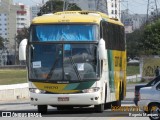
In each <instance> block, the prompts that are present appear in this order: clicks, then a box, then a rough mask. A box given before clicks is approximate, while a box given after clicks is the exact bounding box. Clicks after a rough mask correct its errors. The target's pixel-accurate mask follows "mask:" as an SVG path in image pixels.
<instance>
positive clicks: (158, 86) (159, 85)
mask: <svg viewBox="0 0 160 120" xmlns="http://www.w3.org/2000/svg"><path fill="white" fill-rule="evenodd" d="M156 89H157V90H159V91H160V83H159V84H158V85H157V87H156Z"/></svg>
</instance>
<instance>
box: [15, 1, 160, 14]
mask: <svg viewBox="0 0 160 120" xmlns="http://www.w3.org/2000/svg"><path fill="white" fill-rule="evenodd" d="M44 1H47V0H44ZM83 1H85V0H83ZM120 1H121V8H122V10H124V9H127V8H128V9H129V13H131V14H147V2H148V0H120ZM154 1H155V0H150V7H149V11H152V10H153V9H156V7H155V3H154ZM13 2H20V3H24V4H26V5H29V6H32V5H36V4H39V3H42V0H13ZM127 6H128V7H127ZM157 6H158V8H160V0H157Z"/></svg>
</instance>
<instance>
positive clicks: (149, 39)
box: [141, 19, 160, 55]
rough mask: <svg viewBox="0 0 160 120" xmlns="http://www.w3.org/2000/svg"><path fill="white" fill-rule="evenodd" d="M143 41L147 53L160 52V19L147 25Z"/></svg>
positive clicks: (154, 53) (155, 53)
mask: <svg viewBox="0 0 160 120" xmlns="http://www.w3.org/2000/svg"><path fill="white" fill-rule="evenodd" d="M141 42H142V43H143V44H142V47H143V49H144V50H145V52H146V54H153V55H157V54H159V53H160V19H159V20H157V21H155V22H152V23H150V24H148V25H147V26H145V28H144V33H143V41H141Z"/></svg>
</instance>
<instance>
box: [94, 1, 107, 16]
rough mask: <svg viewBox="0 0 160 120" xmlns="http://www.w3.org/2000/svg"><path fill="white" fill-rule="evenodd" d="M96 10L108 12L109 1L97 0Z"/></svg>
mask: <svg viewBox="0 0 160 120" xmlns="http://www.w3.org/2000/svg"><path fill="white" fill-rule="evenodd" d="M96 3H97V4H96V5H97V6H96V11H101V12H103V13H106V14H108V3H107V0H96Z"/></svg>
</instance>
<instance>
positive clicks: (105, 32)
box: [101, 21, 125, 50]
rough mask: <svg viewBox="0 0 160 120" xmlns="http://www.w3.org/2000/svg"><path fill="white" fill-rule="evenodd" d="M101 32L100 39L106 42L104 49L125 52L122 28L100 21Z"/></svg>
mask: <svg viewBox="0 0 160 120" xmlns="http://www.w3.org/2000/svg"><path fill="white" fill-rule="evenodd" d="M101 31H102V33H101V38H103V39H104V40H105V42H106V49H111V50H125V39H124V27H123V26H120V25H116V24H112V23H108V22H106V21H102V23H101Z"/></svg>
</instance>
